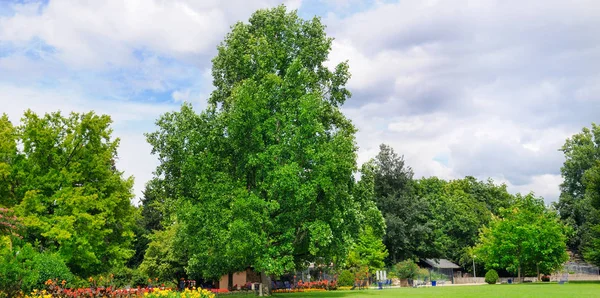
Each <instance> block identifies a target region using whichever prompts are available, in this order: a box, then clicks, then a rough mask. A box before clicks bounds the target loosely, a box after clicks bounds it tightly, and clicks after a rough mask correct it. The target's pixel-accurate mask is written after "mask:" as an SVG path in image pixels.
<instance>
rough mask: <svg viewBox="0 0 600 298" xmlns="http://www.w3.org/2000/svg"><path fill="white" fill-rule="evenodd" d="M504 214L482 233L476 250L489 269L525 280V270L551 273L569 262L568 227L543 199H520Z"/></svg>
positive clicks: (529, 196)
mask: <svg viewBox="0 0 600 298" xmlns="http://www.w3.org/2000/svg"><path fill="white" fill-rule="evenodd" d="M500 213H501V217H496V218H494V219H493V220H492V222H491V223H490V225H489V226H488V227H485V228H483V229H482V231H481V233H480V236H479V243H478V244H477V246H476V247H475V253H476V254H477V256H481V258H482V259H483V261H484V262H485V265H486V268H490V269H493V268H505V269H507V270H508V271H511V272H514V273H517V275H518V277H519V279H521V277H522V273H523V270H527V271H529V272H536V271H537V272H538V275H539V272H540V270H541V271H542V272H543V273H551V272H552V271H554V270H556V269H558V268H560V266H561V265H562V264H563V263H564V262H565V261H567V260H568V257H569V256H568V254H567V251H566V242H567V238H566V236H565V234H566V233H567V232H568V230H567V227H566V226H565V225H564V224H563V223H561V222H560V220H559V218H558V215H557V214H556V212H554V211H553V210H549V209H546V207H545V206H544V203H543V201H542V200H541V199H538V198H536V197H534V196H533V195H532V194H529V195H527V196H525V197H521V196H517V201H516V203H515V204H514V206H512V207H511V208H507V209H502V210H501V212H500Z"/></svg>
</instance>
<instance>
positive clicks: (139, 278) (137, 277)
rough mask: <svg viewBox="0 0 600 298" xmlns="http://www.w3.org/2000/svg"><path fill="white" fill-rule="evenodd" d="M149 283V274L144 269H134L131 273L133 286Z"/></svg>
mask: <svg viewBox="0 0 600 298" xmlns="http://www.w3.org/2000/svg"><path fill="white" fill-rule="evenodd" d="M147 285H148V275H147V274H146V273H144V272H143V271H142V270H138V269H134V270H133V273H132V275H131V286H132V287H138V286H140V287H145V286H147Z"/></svg>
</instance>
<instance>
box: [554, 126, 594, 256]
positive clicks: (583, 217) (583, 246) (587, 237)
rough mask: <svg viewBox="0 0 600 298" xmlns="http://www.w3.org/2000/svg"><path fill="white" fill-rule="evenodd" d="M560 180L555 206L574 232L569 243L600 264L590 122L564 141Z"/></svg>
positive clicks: (592, 138) (592, 136)
mask: <svg viewBox="0 0 600 298" xmlns="http://www.w3.org/2000/svg"><path fill="white" fill-rule="evenodd" d="M561 150H562V151H563V153H564V154H565V162H564V164H563V166H562V168H561V174H562V177H563V179H564V182H563V183H562V184H561V186H560V189H561V194H560V198H559V202H558V204H556V206H557V209H558V211H559V213H560V216H561V218H562V219H563V220H564V221H565V222H567V223H568V224H569V225H570V226H571V227H572V228H573V229H574V231H575V233H574V234H573V237H571V238H570V241H569V246H570V248H571V249H573V250H575V251H579V252H581V253H583V255H584V257H585V258H586V259H587V260H588V261H590V262H593V263H595V264H598V265H600V240H599V239H600V211H599V209H600V126H598V125H596V124H592V127H591V128H587V127H584V128H583V129H582V131H581V132H580V133H578V134H575V135H573V136H572V137H571V138H569V139H567V140H566V141H565V144H564V145H563V147H562V149H561Z"/></svg>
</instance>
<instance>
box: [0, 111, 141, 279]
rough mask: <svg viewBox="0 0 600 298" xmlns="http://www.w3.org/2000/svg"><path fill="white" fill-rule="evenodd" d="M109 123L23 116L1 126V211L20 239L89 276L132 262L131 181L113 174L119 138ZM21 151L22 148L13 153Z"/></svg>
mask: <svg viewBox="0 0 600 298" xmlns="http://www.w3.org/2000/svg"><path fill="white" fill-rule="evenodd" d="M110 124H111V120H110V117H108V116H99V115H96V114H94V113H93V112H90V113H83V114H78V113H72V114H70V115H69V116H63V115H62V114H60V113H51V114H46V115H44V116H42V117H40V116H38V115H37V114H35V113H33V112H31V111H27V112H25V114H24V116H23V118H22V119H21V125H19V126H17V127H13V128H11V127H12V125H11V124H10V122H9V121H7V118H6V117H2V119H1V120H0V138H2V142H0V143H1V144H2V146H0V149H1V151H2V153H1V154H0V155H1V156H0V159H1V160H0V163H1V164H0V167H1V168H2V170H1V171H2V173H3V174H1V175H2V177H1V179H0V191H1V192H3V195H2V197H1V198H0V200H2V203H1V204H4V205H6V206H8V207H14V210H15V212H16V213H17V215H19V216H20V217H21V218H22V223H23V225H24V226H25V228H26V229H25V232H24V237H25V239H26V240H27V241H28V242H30V243H34V242H37V243H39V246H40V247H41V248H42V249H44V250H49V251H57V252H58V253H59V254H60V256H61V257H62V258H63V259H64V260H65V261H66V263H67V264H68V265H69V267H70V268H71V270H72V271H73V272H74V273H76V274H79V275H90V274H95V273H99V272H102V271H105V270H108V269H109V268H110V267H111V266H119V265H123V263H124V261H125V260H126V259H128V258H129V257H130V256H131V253H132V251H131V249H130V242H131V240H132V237H133V234H132V232H131V229H132V224H133V217H132V216H133V212H132V206H131V204H130V198H131V197H132V191H131V188H132V185H133V179H132V178H127V179H126V178H123V174H122V172H119V171H118V170H117V169H116V168H115V160H116V158H117V146H118V144H119V140H118V139H114V138H113V137H112V135H111V134H112V130H111V128H110ZM15 144H20V145H21V146H18V147H17V146H15Z"/></svg>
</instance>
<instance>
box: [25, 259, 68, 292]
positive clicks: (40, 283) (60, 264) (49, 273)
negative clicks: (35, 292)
mask: <svg viewBox="0 0 600 298" xmlns="http://www.w3.org/2000/svg"><path fill="white" fill-rule="evenodd" d="M33 268H34V270H36V271H37V272H38V277H37V281H36V282H35V285H34V287H35V288H36V289H43V288H44V283H45V282H46V281H47V280H49V279H58V280H59V281H63V280H64V281H66V282H67V284H70V283H71V282H73V280H74V276H73V274H72V273H71V271H70V270H69V267H67V265H66V264H65V262H64V261H63V260H62V258H61V257H60V256H58V255H57V254H52V253H41V254H36V255H35V256H34V257H33Z"/></svg>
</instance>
